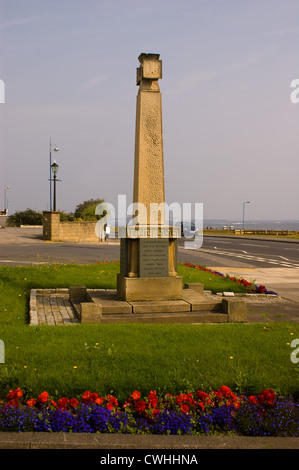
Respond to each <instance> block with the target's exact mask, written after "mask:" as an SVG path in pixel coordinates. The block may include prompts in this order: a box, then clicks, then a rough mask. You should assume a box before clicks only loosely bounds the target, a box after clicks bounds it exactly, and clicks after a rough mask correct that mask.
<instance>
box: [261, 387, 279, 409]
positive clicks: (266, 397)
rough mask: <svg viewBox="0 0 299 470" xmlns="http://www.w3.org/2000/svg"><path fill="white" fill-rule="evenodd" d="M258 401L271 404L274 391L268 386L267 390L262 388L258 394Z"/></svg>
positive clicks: (274, 396) (274, 398) (273, 400)
mask: <svg viewBox="0 0 299 470" xmlns="http://www.w3.org/2000/svg"><path fill="white" fill-rule="evenodd" d="M258 400H259V402H260V403H261V404H262V405H264V404H268V405H273V404H274V402H275V400H276V395H275V392H274V391H273V390H272V389H271V388H269V389H268V390H263V391H262V392H261V393H260V394H259V396H258Z"/></svg>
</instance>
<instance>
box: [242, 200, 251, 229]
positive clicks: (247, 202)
mask: <svg viewBox="0 0 299 470" xmlns="http://www.w3.org/2000/svg"><path fill="white" fill-rule="evenodd" d="M245 204H250V202H249V201H246V202H243V230H245Z"/></svg>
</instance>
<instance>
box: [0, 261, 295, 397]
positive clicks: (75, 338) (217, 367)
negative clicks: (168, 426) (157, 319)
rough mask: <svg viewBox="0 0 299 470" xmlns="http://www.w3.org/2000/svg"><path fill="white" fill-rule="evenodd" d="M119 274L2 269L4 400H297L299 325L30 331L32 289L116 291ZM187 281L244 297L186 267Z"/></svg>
mask: <svg viewBox="0 0 299 470" xmlns="http://www.w3.org/2000/svg"><path fill="white" fill-rule="evenodd" d="M118 271H119V264H118V263H99V264H94V265H86V266H78V265H63V264H59V265H49V266H47V265H43V266H40V265H39V266H32V267H16V268H12V267H0V339H2V340H3V341H4V343H5V363H4V364H0V398H4V397H5V396H6V394H7V392H8V391H9V390H10V389H13V388H16V387H20V388H21V389H22V390H24V391H25V392H26V394H27V396H28V397H36V396H37V395H38V394H39V393H41V392H42V391H44V390H46V391H48V392H49V393H50V394H51V395H52V396H53V397H54V398H55V397H61V396H67V397H69V398H70V397H75V396H79V395H81V394H82V393H83V392H84V391H85V390H89V391H91V392H93V391H96V392H98V393H99V394H102V395H105V394H107V393H113V394H114V395H115V396H117V397H118V398H119V399H120V400H121V399H125V398H127V397H128V396H129V395H130V393H131V392H132V391H134V390H139V391H141V392H142V394H146V393H148V392H149V391H150V390H156V391H157V393H165V392H169V393H179V392H187V391H194V390H197V389H201V390H204V391H207V392H208V391H211V390H213V389H216V388H219V387H220V386H221V385H227V386H228V387H231V388H232V389H233V390H234V391H236V392H238V393H240V392H248V393H259V392H260V391H261V390H262V389H264V388H273V389H274V390H275V391H276V392H278V393H280V394H282V395H288V394H297V392H298V391H299V386H298V378H299V366H298V364H294V363H293V362H292V361H291V360H290V354H291V352H292V350H291V348H290V343H291V341H292V339H295V338H299V325H297V324H287V323H275V324H274V323H273V324H265V323H263V324H215V325H212V324H206V325H204V324H203V325H162V324H161V325H142V324H130V325H120V324H119V325H118V324H116V325H115V324H113V325H100V324H97V325H81V324H76V325H70V326H67V327H66V326H37V327H33V326H29V325H28V303H29V292H30V289H31V288H45V287H49V288H50V287H52V288H53V287H68V286H70V285H85V286H87V287H89V288H115V287H116V274H117V272H118ZM179 274H180V275H181V276H183V280H184V282H203V283H204V285H205V288H206V289H209V290H212V291H214V292H219V291H221V289H222V290H234V289H238V291H240V290H242V289H244V287H243V286H241V285H239V284H237V283H234V282H232V281H228V280H227V279H224V278H219V277H218V276H215V275H213V274H212V273H208V272H203V271H200V270H198V269H194V268H189V267H187V266H183V265H179ZM228 282H229V283H228Z"/></svg>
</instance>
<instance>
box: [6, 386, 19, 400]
mask: <svg viewBox="0 0 299 470" xmlns="http://www.w3.org/2000/svg"><path fill="white" fill-rule="evenodd" d="M21 396H23V392H22V390H21V389H20V388H19V387H18V388H15V389H14V390H10V391H9V393H8V394H7V398H8V399H9V400H18V399H19V398H21Z"/></svg>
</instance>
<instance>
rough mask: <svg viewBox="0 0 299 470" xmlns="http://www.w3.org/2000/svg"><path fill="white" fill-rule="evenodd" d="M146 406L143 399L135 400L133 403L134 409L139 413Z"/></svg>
mask: <svg viewBox="0 0 299 470" xmlns="http://www.w3.org/2000/svg"><path fill="white" fill-rule="evenodd" d="M146 407H147V404H146V402H145V401H143V400H138V401H136V403H135V409H136V411H138V412H139V413H140V412H142V411H144V410H145V409H146Z"/></svg>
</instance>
